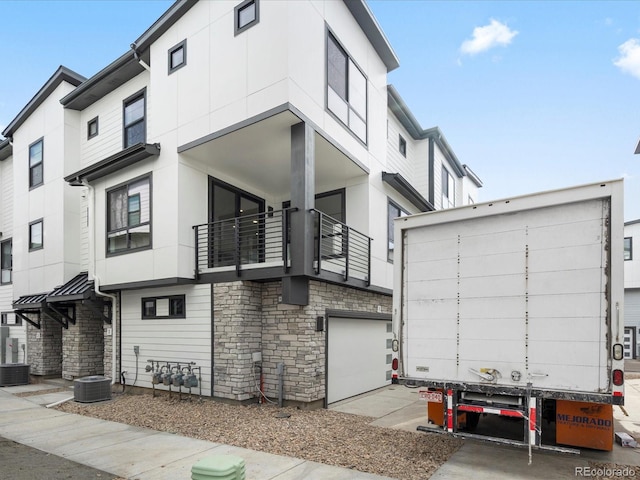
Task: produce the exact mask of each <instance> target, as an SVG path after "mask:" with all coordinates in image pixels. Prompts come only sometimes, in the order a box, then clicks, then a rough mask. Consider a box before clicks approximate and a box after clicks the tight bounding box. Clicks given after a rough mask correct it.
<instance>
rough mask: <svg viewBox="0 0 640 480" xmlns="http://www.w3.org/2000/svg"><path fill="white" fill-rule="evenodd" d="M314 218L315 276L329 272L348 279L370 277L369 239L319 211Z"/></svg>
mask: <svg viewBox="0 0 640 480" xmlns="http://www.w3.org/2000/svg"><path fill="white" fill-rule="evenodd" d="M312 212H313V213H314V214H315V216H316V221H315V226H316V227H315V228H316V235H315V262H314V263H315V269H316V273H320V272H321V271H323V270H324V271H329V272H333V273H337V274H340V275H342V277H343V279H344V280H345V281H347V280H349V278H357V279H360V280H364V281H365V282H366V284H367V285H369V283H370V278H371V238H370V237H368V236H367V235H364V234H363V233H360V232H359V231H357V230H355V229H353V228H351V227H349V226H348V225H346V224H344V223H342V222H340V221H339V220H336V219H335V218H333V217H330V216H329V215H326V214H324V213H322V212H321V211H320V210H315V209H313V210H312Z"/></svg>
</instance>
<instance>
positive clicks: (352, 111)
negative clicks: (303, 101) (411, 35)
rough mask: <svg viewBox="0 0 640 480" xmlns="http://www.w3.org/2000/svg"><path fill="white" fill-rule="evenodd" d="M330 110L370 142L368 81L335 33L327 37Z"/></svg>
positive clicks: (365, 140)
mask: <svg viewBox="0 0 640 480" xmlns="http://www.w3.org/2000/svg"><path fill="white" fill-rule="evenodd" d="M327 109H328V110H329V111H330V112H331V113H332V114H334V115H335V116H336V117H337V118H338V119H339V120H340V121H341V122H342V123H344V124H345V125H346V126H347V127H348V128H349V130H351V132H353V134H355V135H356V136H357V137H358V138H359V139H360V140H361V141H362V142H363V143H367V79H366V78H365V76H364V75H363V74H362V72H361V71H360V69H359V68H358V67H357V66H356V64H355V63H354V62H353V60H351V58H349V56H348V55H347V53H346V52H345V50H344V49H343V48H342V47H341V46H340V44H339V43H338V41H337V40H336V39H335V37H334V36H333V35H332V34H331V33H328V34H327Z"/></svg>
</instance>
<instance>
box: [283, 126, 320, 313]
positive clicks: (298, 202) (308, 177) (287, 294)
mask: <svg viewBox="0 0 640 480" xmlns="http://www.w3.org/2000/svg"><path fill="white" fill-rule="evenodd" d="M314 135H315V132H314V130H313V128H312V127H311V126H309V125H307V124H306V123H304V122H300V123H297V124H296V125H293V126H292V127H291V206H292V207H297V208H298V211H297V212H292V213H291V239H290V240H291V247H290V248H291V274H292V276H290V277H285V278H283V279H282V301H283V302H284V303H288V304H292V305H307V304H308V303H309V279H308V276H310V275H312V274H313V257H314V252H313V216H312V215H311V214H310V212H309V210H310V209H312V208H314V207H315V137H314Z"/></svg>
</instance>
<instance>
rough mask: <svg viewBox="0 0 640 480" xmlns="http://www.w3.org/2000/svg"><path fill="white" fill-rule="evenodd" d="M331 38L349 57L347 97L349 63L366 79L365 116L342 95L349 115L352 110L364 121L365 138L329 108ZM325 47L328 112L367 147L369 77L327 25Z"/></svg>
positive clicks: (326, 102) (325, 91) (347, 73)
mask: <svg viewBox="0 0 640 480" xmlns="http://www.w3.org/2000/svg"><path fill="white" fill-rule="evenodd" d="M330 38H333V42H334V43H335V44H336V46H337V47H338V48H339V49H340V50H342V52H343V53H344V54H345V55H346V57H347V72H346V76H347V78H346V79H345V81H346V87H347V97H348V96H349V65H350V63H352V64H353V65H354V66H355V68H357V69H358V71H359V72H360V74H361V75H362V77H363V78H364V81H365V92H364V97H365V110H366V111H365V114H364V117H362V116H361V115H360V114H359V113H358V112H357V111H356V110H355V108H353V107H351V102H350V101H349V99H348V98H347V99H344V98H342V97H340V98H341V99H342V100H343V101H344V102H345V103H346V104H347V115H348V114H349V113H350V112H351V111H353V112H354V113H355V114H356V115H357V116H358V117H359V118H360V119H361V120H362V121H363V122H364V127H365V134H364V137H365V138H364V140H363V139H362V138H360V137H359V136H358V134H357V133H356V132H355V131H354V130H353V129H352V128H351V126H350V125H349V124H348V123H345V122H344V121H343V120H342V119H341V118H340V117H339V116H338V115H337V114H336V113H334V112H333V111H332V110H331V108H329V88H331V87H330V86H329V39H330ZM324 48H325V52H324V69H325V74H324V76H325V78H324V82H325V88H324V101H325V110H326V111H327V112H329V114H330V115H331V116H332V117H333V118H334V119H336V120H337V121H338V122H339V123H341V124H342V125H344V127H345V128H346V129H347V131H348V132H349V133H350V134H351V135H352V136H353V138H355V139H356V140H358V142H360V143H361V144H362V145H364V146H365V147H367V146H368V143H369V78H368V77H367V76H366V75H365V73H364V70H363V69H362V67H360V65H358V63H357V62H356V61H355V60H354V57H353V55H351V54H350V53H349V51H348V50H347V49H346V48H344V46H343V44H342V42H340V41H339V40H338V37H337V35H336V34H335V33H333V31H332V30H331V29H330V28H329V27H328V26H326V28H325V42H324ZM336 94H337V93H336Z"/></svg>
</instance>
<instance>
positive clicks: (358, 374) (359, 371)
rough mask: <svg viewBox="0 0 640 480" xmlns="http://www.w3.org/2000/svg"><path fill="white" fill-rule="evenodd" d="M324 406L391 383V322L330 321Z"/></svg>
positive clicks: (364, 320)
mask: <svg viewBox="0 0 640 480" xmlns="http://www.w3.org/2000/svg"><path fill="white" fill-rule="evenodd" d="M327 327H328V343H327V356H328V360H327V403H333V402H337V401H338V400H343V399H345V398H349V397H353V396H354V395H359V394H361V393H364V392H368V391H370V390H375V389H376V388H380V387H383V386H385V385H388V384H390V383H391V360H392V351H391V340H392V338H393V334H392V331H391V321H390V320H373V319H363V318H342V317H329V321H328V326H327Z"/></svg>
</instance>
